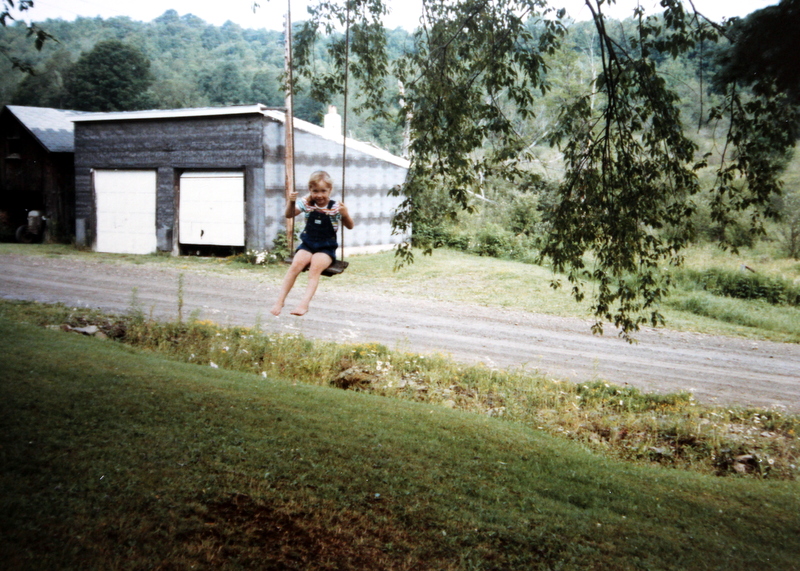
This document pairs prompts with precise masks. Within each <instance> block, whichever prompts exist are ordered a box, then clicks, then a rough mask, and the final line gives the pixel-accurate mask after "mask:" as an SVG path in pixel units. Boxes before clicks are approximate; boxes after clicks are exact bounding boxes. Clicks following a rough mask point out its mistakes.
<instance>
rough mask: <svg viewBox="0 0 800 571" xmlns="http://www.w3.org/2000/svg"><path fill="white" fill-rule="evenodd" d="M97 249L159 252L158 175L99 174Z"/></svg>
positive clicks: (114, 172)
mask: <svg viewBox="0 0 800 571" xmlns="http://www.w3.org/2000/svg"><path fill="white" fill-rule="evenodd" d="M94 190H95V197H96V201H97V204H96V207H97V232H96V242H95V248H96V250H97V251H98V252H112V253H115V254H151V253H153V252H155V251H156V247H157V245H158V243H157V236H156V171H154V170H152V171H150V170H147V171H126V170H96V171H94Z"/></svg>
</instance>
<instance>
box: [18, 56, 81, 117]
mask: <svg viewBox="0 0 800 571" xmlns="http://www.w3.org/2000/svg"><path fill="white" fill-rule="evenodd" d="M72 65H73V64H72V60H71V57H70V55H69V53H68V52H67V51H66V50H60V51H58V52H56V53H55V54H54V55H53V57H51V58H50V59H49V60H48V61H47V62H46V63H45V65H44V67H43V68H41V69H37V70H36V72H35V73H34V74H32V75H27V76H26V77H25V78H24V79H23V80H22V82H20V84H19V85H18V86H17V89H16V91H15V92H14V96H13V97H12V102H13V103H16V104H18V105H32V106H36V107H55V108H59V109H63V108H65V107H66V106H67V92H66V88H65V86H64V77H65V76H66V75H67V74H68V73H69V70H70V68H71V67H72Z"/></svg>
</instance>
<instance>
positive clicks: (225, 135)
mask: <svg viewBox="0 0 800 571" xmlns="http://www.w3.org/2000/svg"><path fill="white" fill-rule="evenodd" d="M263 131H264V117H263V116H261V115H260V114H253V115H236V116H220V117H200V118H195V117H192V118H169V119H151V120H125V121H108V122H105V121H104V122H85V123H81V122H78V123H76V126H75V149H76V152H75V166H76V189H75V192H76V218H79V219H81V220H82V222H81V223H82V224H84V225H85V227H86V238H85V242H84V243H86V244H87V245H88V244H90V243H92V242H93V239H94V235H93V228H94V227H95V215H94V196H93V194H92V189H91V169H157V170H158V194H157V199H156V202H157V211H156V226H157V227H156V228H154V229H153V231H154V232H156V233H157V236H158V248H159V249H160V250H164V251H170V250H173V249H174V246H175V245H176V244H175V239H176V238H175V237H176V236H177V235H178V233H177V222H176V220H177V211H176V208H177V206H176V205H177V202H178V197H177V195H176V190H177V189H178V177H179V174H180V172H182V171H185V170H239V171H244V172H245V184H246V185H250V186H246V190H245V192H246V196H247V197H248V200H247V205H248V209H249V210H248V212H247V213H246V216H247V220H248V221H249V222H250V223H251V224H253V226H252V227H250V228H248V231H247V236H246V240H247V244H248V247H250V248H253V249H261V248H263V247H265V243H264V231H263V225H258V224H257V223H256V222H255V221H256V220H258V218H259V216H261V219H262V220H263V214H259V213H260V212H262V211H263V206H262V204H263V189H264V184H263V175H262V174H260V173H261V172H262V171H263V164H264V155H263V148H262V137H263ZM250 208H252V210H250ZM259 226H262V228H259Z"/></svg>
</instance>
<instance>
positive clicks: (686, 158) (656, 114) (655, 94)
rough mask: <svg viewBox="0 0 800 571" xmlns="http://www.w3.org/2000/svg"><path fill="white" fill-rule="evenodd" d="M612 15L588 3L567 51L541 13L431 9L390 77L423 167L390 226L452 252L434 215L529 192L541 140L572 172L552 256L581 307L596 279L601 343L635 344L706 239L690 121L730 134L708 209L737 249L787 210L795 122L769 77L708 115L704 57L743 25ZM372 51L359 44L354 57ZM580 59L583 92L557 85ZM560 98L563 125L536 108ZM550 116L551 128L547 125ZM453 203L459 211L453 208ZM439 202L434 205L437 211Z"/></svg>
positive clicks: (689, 12) (724, 96) (671, 10)
mask: <svg viewBox="0 0 800 571" xmlns="http://www.w3.org/2000/svg"><path fill="white" fill-rule="evenodd" d="M604 4H605V2H603V1H589V2H587V5H589V6H590V8H591V9H592V11H593V15H594V18H593V22H592V24H591V28H588V29H587V28H585V27H584V28H581V29H579V30H578V31H577V32H578V33H576V35H573V36H571V37H570V38H568V39H567V42H566V43H563V42H564V28H563V27H562V25H561V23H560V22H559V21H558V20H557V19H556V20H552V19H547V18H544V17H543V15H548V13H551V12H552V10H551V9H549V8H548V7H547V4H546V3H545V2H544V1H528V2H525V1H513V0H494V1H492V2H473V1H471V0H462V1H459V2H443V1H437V0H430V1H426V2H425V3H424V17H423V19H422V21H421V28H420V30H418V32H417V33H416V34H415V36H414V38H413V40H414V44H413V48H412V49H409V50H408V52H407V53H405V54H403V55H402V56H401V57H399V58H398V59H397V60H396V61H395V62H394V69H393V71H394V73H395V75H396V76H397V78H398V80H399V81H400V82H401V84H402V85H403V100H402V104H403V106H402V109H401V113H400V115H399V117H400V118H402V120H406V121H408V125H409V128H410V133H411V145H410V153H411V161H412V164H411V169H410V171H409V176H408V179H407V181H406V184H405V185H404V187H403V189H402V192H403V196H404V202H403V204H402V206H401V208H400V210H399V212H398V213H397V215H396V217H395V220H394V223H395V225H396V227H397V228H399V229H401V230H407V229H409V228H412V227H413V228H414V229H415V230H417V229H420V230H422V232H421V233H420V235H418V236H416V237H415V239H414V244H415V245H417V246H421V247H422V248H423V250H424V251H426V253H429V252H430V250H431V249H432V248H433V247H434V245H436V244H438V243H445V242H446V240H441V239H439V238H438V237H437V236H436V235H435V233H434V232H431V231H429V230H428V228H431V227H434V226H435V225H436V220H437V217H438V218H439V219H441V218H442V217H444V218H445V219H446V220H453V219H455V216H456V214H457V213H458V211H459V210H466V211H468V212H474V211H475V208H476V206H475V203H474V201H472V200H471V199H470V197H471V195H473V194H474V195H482V194H483V192H482V190H483V185H484V184H485V181H486V180H488V179H490V178H493V177H495V178H497V179H500V180H506V181H509V182H511V183H512V184H513V183H519V182H520V181H521V179H523V177H524V175H525V174H526V173H530V172H531V170H532V169H534V168H536V163H537V162H538V158H537V157H536V156H535V155H534V153H532V152H531V149H532V148H533V147H534V146H535V145H536V143H537V142H538V140H539V139H541V137H542V134H543V133H544V134H546V137H547V139H548V140H549V142H550V143H551V144H553V145H554V146H557V147H558V148H559V149H560V150H561V151H562V152H563V163H564V168H565V172H564V173H563V177H562V179H561V183H560V185H559V188H558V191H557V193H556V196H555V198H554V200H553V201H552V203H551V204H552V206H553V210H552V211H551V212H547V213H546V216H543V218H544V219H546V222H547V226H546V228H544V227H543V228H542V229H543V230H546V232H547V235H546V236H544V237H543V239H544V248H543V254H544V255H545V256H546V257H547V258H549V259H550V260H551V261H552V263H553V267H554V268H555V269H556V271H559V272H564V273H566V275H567V278H568V280H569V281H570V283H571V285H572V291H573V295H574V296H575V298H576V299H577V300H582V299H583V297H584V295H585V291H586V289H585V287H584V285H585V284H586V283H589V282H591V284H592V301H593V307H594V313H595V316H596V317H597V321H596V323H595V326H594V328H595V330H596V331H601V330H602V326H603V322H604V321H610V322H612V323H614V324H615V325H616V326H617V327H619V328H620V329H621V331H622V335H623V336H625V337H626V338H630V335H631V334H632V332H634V331H636V329H638V327H639V326H640V325H641V324H643V323H651V324H654V325H655V324H659V323H662V321H663V318H662V316H661V315H660V313H659V312H658V305H659V302H660V301H661V300H663V299H664V297H665V295H666V293H667V292H668V289H669V285H670V284H669V277H668V274H667V273H664V272H663V271H662V267H663V266H664V265H665V264H667V265H670V264H671V265H677V264H680V262H681V254H680V252H681V250H682V249H683V248H685V246H686V245H687V244H688V242H689V240H691V239H692V238H693V236H694V235H696V226H695V225H693V223H692V218H693V215H694V213H695V212H696V209H697V202H696V198H697V197H698V195H699V193H700V190H701V186H700V182H699V178H698V172H700V171H701V170H702V169H704V168H705V167H706V166H707V159H708V156H706V157H705V158H701V157H700V156H699V147H698V144H697V143H696V142H695V141H694V140H693V139H692V138H690V137H689V136H688V135H687V133H686V129H685V127H684V123H683V119H682V117H681V111H682V110H683V109H689V110H691V119H692V121H693V122H695V121H696V122H697V124H698V125H703V124H704V123H705V121H707V120H708V121H711V122H713V123H714V124H715V126H716V127H719V128H721V129H722V130H723V131H724V132H725V133H726V135H725V136H726V141H725V143H724V144H723V148H724V149H725V150H724V151H723V153H722V157H721V161H720V162H719V163H718V164H715V165H714V167H713V168H714V172H715V178H716V182H715V183H714V185H713V188H712V190H710V191H709V194H708V196H709V203H708V204H709V207H708V213H709V216H710V218H711V221H712V222H713V223H714V224H715V225H716V226H717V227H719V228H720V229H721V230H720V232H719V238H720V239H721V240H723V241H730V242H732V243H733V244H732V245H734V246H738V245H746V244H748V243H752V242H751V241H750V240H751V237H752V236H753V235H754V233H755V234H758V233H761V232H763V220H764V219H769V218H772V217H774V215H775V214H776V212H775V210H774V208H773V205H772V202H773V199H774V198H775V196H776V195H778V194H779V193H780V183H779V180H778V175H779V173H780V170H781V168H782V167H783V164H784V161H785V157H786V153H787V152H788V151H789V150H790V148H791V146H792V145H793V142H794V138H793V137H794V135H793V133H794V125H795V124H796V122H797V115H796V110H795V109H794V107H793V106H792V105H791V104H790V103H789V101H788V98H787V97H786V96H785V95H784V94H783V93H782V92H781V88H780V84H776V83H775V82H773V83H769V81H766V82H764V84H763V85H762V84H759V85H758V89H755V90H754V91H753V92H752V93H749V92H748V93H745V92H744V91H743V90H742V89H741V88H740V87H739V86H737V85H736V83H735V81H725V80H722V81H721V82H718V83H717V85H718V90H719V92H718V93H716V94H714V97H711V98H710V99H711V100H710V103H711V104H712V108H711V110H710V112H707V111H706V110H705V109H704V108H703V97H702V92H703V91H704V88H703V73H705V72H707V70H706V69H705V68H704V67H703V66H704V65H706V64H705V62H704V61H703V57H704V54H705V53H706V52H707V51H709V50H711V49H712V48H713V45H714V44H715V43H717V42H722V43H724V42H726V41H727V38H726V34H728V33H729V32H730V31H731V29H730V28H725V27H721V26H717V25H714V24H712V23H709V22H708V21H706V20H705V19H703V18H702V17H699V16H698V15H697V14H695V13H694V12H693V9H689V8H692V6H691V4H688V5H687V3H685V2H682V1H680V0H665V1H664V2H662V3H661V5H662V7H663V8H664V13H663V15H659V16H648V15H647V14H645V13H644V10H643V9H642V8H637V10H636V11H635V14H634V16H635V17H634V19H632V20H628V21H626V22H624V23H622V25H620V26H619V27H616V26H615V27H614V28H613V29H612V27H611V26H609V25H608V24H609V22H608V21H607V20H606V18H605V16H604V14H603V8H604ZM348 6H349V7H351V8H352V9H353V10H355V11H356V13H357V14H358V15H357V16H355V18H356V19H357V18H358V17H364V16H365V13H366V12H365V9H364V6H362V4H360V3H348ZM369 6H373V4H372V3H370V4H369ZM320 11H324V12H325V13H326V14H327V15H328V16H329V17H330V18H331V20H335V19H336V18H337V17H338V19H339V21H342V12H341V8H340V7H335V6H332V5H330V4H328V3H323V4H321V6H320ZM372 13H373V14H374V13H377V12H375V11H373V12H372ZM558 15H560V14H558ZM589 30H591V34H588V33H587V32H588V31H589ZM375 32H376V33H377V30H376V31H375ZM581 33H582V34H583V36H581V35H580V34H581ZM730 37H733V36H730ZM374 41H375V42H378V41H379V38H375V39H374ZM306 45H311V43H310V42H307V44H306ZM336 45H339V44H336ZM365 45H366V44H365ZM565 48H566V49H567V53H566V54H564V50H565ZM335 49H336V48H335ZM362 50H363V48H358V47H356V46H353V51H354V52H356V54H360V53H362ZM578 50H584V53H585V54H586V55H587V56H588V58H589V61H590V62H591V66H590V67H589V69H587V70H585V71H581V72H580V73H577V74H574V75H575V76H576V78H577V77H579V78H580V80H581V81H583V84H582V85H581V86H580V87H577V86H576V84H575V83H574V82H573V80H571V79H569V80H568V81H564V76H563V75H562V76H560V77H554V78H553V81H552V83H550V82H549V81H548V80H549V79H550V78H549V77H548V76H547V75H546V72H547V71H548V69H549V66H550V64H551V62H553V63H554V65H555V66H556V67H555V68H556V69H559V70H562V71H563V70H566V69H570V68H571V67H573V66H570V63H571V62H570V61H569V60H570V57H569V55H570V54H572V55H573V56H574V54H575V52H576V51H578ZM375 53H378V54H380V55H381V57H384V56H383V52H382V51H381V50H375ZM692 58H695V59H697V60H699V62H700V63H699V65H698V66H697V67H696V68H691V67H687V64H686V62H687V61H690V60H691V59H692ZM679 61H680V63H678V62H679ZM373 69H375V70H377V72H378V73H384V69H385V68H383V67H381V66H374V68H373ZM694 69H697V70H698V71H693V70H694ZM770 85H771V87H770ZM553 86H555V88H556V89H558V96H557V97H558V98H560V99H561V101H559V104H558V105H557V108H559V109H560V112H559V113H558V116H557V117H555V113H554V110H555V109H556V106H554V105H553V101H558V99H551V100H549V101H548V103H546V104H544V103H540V102H539V100H538V98H537V94H538V93H541V94H542V95H543V96H546V95H547V93H548V90H550V89H551V87H553ZM687 88H688V90H687ZM692 90H695V92H700V93H701V95H700V97H699V99H700V103H699V105H698V104H695V105H690V104H687V101H692V100H695V99H698V98H697V97H694V98H693V97H691V96H689V97H686V96H685V94H686V93H689V94H691V93H693V91H692ZM542 99H545V98H542ZM537 113H538V114H539V117H538V118H537V116H536V114H537ZM707 113H708V119H705V117H706V114H707ZM547 117H550V118H552V121H551V122H550V123H549V125H548V126H547V128H543V127H542V126H541V125H538V124H536V122H537V121H541V120H542V118H547ZM532 127H533V128H532ZM442 192H444V193H446V195H447V196H448V197H449V200H442V199H441V193H442ZM431 201H435V202H436V205H437V208H430V202H431ZM740 213H745V214H746V215H747V216H748V217H749V221H748V224H747V226H739V227H733V228H732V229H731V230H728V229H727V228H728V227H729V226H732V224H733V222H734V221H735V220H737V218H738V216H739V214H740ZM542 214H544V213H542ZM523 232H525V233H527V234H528V235H530V234H531V232H530V230H523ZM489 234H492V237H491V238H490V242H491V243H487V242H486V240H482V241H481V242H482V243H484V244H485V248H484V251H485V252H487V253H488V252H497V251H498V250H500V249H502V248H504V247H506V246H508V244H505V243H503V241H502V240H497V238H498V236H497V233H496V232H489ZM428 237H430V239H431V240H433V241H426V240H427V239H428ZM484 237H485V238H488V234H487V235H486V236H484ZM410 246H411V244H410V243H409V244H406V245H404V246H403V247H401V248H399V249H398V251H397V253H398V263H400V264H402V263H405V262H408V261H410V260H411V259H412V258H413V255H412V252H411V249H410ZM587 259H591V260H592V265H591V267H587V266H586V260H587ZM630 276H635V278H634V279H631V278H630ZM554 285H556V286H557V285H559V283H558V282H556V283H554Z"/></svg>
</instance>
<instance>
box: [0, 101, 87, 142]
mask: <svg viewBox="0 0 800 571" xmlns="http://www.w3.org/2000/svg"><path fill="white" fill-rule="evenodd" d="M6 108H7V109H8V110H9V111H11V113H13V114H14V116H15V117H16V118H17V119H19V122H20V123H22V124H23V125H24V126H25V128H26V129H28V130H29V131H30V132H31V133H32V134H33V136H34V137H36V138H37V139H38V140H39V142H40V143H41V144H42V146H44V148H45V149H47V150H48V151H50V152H51V153H72V152H74V151H75V133H74V125H73V123H72V120H73V119H74V118H76V117H78V116H80V115H82V113H81V112H80V111H68V110H65V109H50V108H48V107H24V106H22V105H6Z"/></svg>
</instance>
